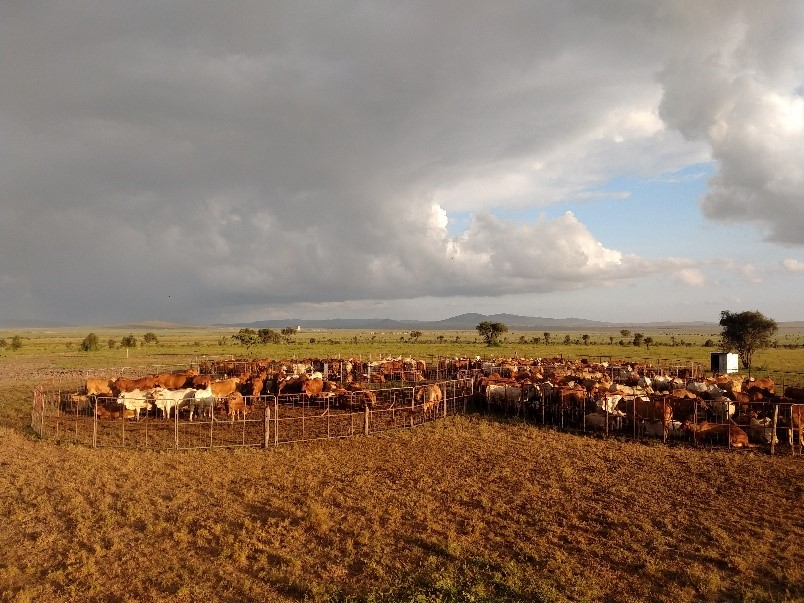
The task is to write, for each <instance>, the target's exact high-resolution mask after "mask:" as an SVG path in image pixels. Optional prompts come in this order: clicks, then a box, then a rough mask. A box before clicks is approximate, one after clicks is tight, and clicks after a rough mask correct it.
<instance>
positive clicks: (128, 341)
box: [120, 333, 137, 348]
mask: <svg viewBox="0 0 804 603" xmlns="http://www.w3.org/2000/svg"><path fill="white" fill-rule="evenodd" d="M120 347H123V348H136V347H137V338H136V337H134V335H132V334H131V333H129V334H128V335H126V336H125V337H123V339H121V340H120Z"/></svg>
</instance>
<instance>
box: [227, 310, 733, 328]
mask: <svg viewBox="0 0 804 603" xmlns="http://www.w3.org/2000/svg"><path fill="white" fill-rule="evenodd" d="M486 320H487V321H489V322H501V323H503V324H505V325H506V326H507V327H508V328H509V329H528V330H533V329H554V330H559V331H560V330H567V331H569V330H578V329H588V330H590V331H603V330H607V329H623V328H632V329H633V328H645V329H647V328H652V329H660V328H668V329H679V328H684V327H689V328H701V327H712V328H717V326H718V325H717V323H709V322H685V323H674V322H653V323H614V322H601V321H598V320H588V319H585V318H545V317H542V316H519V315H516V314H491V315H486V314H477V313H467V314H459V315H458V316H453V317H452V318H445V319H444V320H392V319H390V318H330V319H321V320H303V319H299V318H288V319H284V320H258V321H255V322H250V323H235V324H217V325H213V326H221V327H242V328H252V329H283V328H285V327H296V326H299V327H301V328H302V329H364V330H371V331H394V330H399V331H401V330H412V329H415V330H439V331H448V330H456V331H466V330H474V328H475V327H476V326H477V325H478V324H480V323H481V322H483V321H486Z"/></svg>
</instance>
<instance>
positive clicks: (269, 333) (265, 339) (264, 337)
mask: <svg viewBox="0 0 804 603" xmlns="http://www.w3.org/2000/svg"><path fill="white" fill-rule="evenodd" d="M257 339H259V341H260V343H263V344H265V343H280V342H281V341H282V336H281V335H280V334H279V333H278V332H277V331H274V330H273V329H260V330H259V331H257Z"/></svg>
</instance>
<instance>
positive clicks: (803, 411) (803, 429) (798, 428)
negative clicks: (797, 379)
mask: <svg viewBox="0 0 804 603" xmlns="http://www.w3.org/2000/svg"><path fill="white" fill-rule="evenodd" d="M787 389H791V388H787ZM795 432H798V445H799V446H800V447H801V446H804V404H791V405H790V427H789V429H788V431H787V441H788V443H789V444H790V446H793V441H794V439H793V434H794V433H795Z"/></svg>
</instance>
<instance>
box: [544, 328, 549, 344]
mask: <svg viewBox="0 0 804 603" xmlns="http://www.w3.org/2000/svg"><path fill="white" fill-rule="evenodd" d="M542 337H544V343H545V345H550V333H548V332H547V331H545V332H544V333H542Z"/></svg>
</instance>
